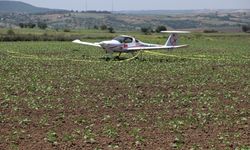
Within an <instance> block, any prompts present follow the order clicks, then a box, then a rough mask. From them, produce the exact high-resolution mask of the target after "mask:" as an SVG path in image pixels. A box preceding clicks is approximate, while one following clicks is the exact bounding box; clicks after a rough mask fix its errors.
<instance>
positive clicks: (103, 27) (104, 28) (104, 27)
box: [100, 24, 108, 30]
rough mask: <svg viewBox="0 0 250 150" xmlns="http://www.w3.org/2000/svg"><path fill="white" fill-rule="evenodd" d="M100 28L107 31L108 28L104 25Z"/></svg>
mask: <svg viewBox="0 0 250 150" xmlns="http://www.w3.org/2000/svg"><path fill="white" fill-rule="evenodd" d="M100 28H101V30H107V28H108V27H107V26H106V25H105V24H103V25H101V26H100Z"/></svg>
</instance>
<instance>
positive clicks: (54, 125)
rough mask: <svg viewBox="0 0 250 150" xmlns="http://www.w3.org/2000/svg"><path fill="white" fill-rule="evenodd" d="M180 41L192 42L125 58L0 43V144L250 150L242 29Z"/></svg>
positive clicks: (249, 58)
mask: <svg viewBox="0 0 250 150" xmlns="http://www.w3.org/2000/svg"><path fill="white" fill-rule="evenodd" d="M38 34H39V33H38ZM93 34H94V33H93ZM117 34H119V33H117ZM122 34H123V33H122ZM126 34H131V35H136V37H138V38H139V39H140V40H142V41H145V42H152V43H164V42H165V40H166V36H165V35H160V34H153V35H141V34H139V33H126ZM94 35H98V34H94ZM108 36H112V34H110V35H108ZM114 36H115V35H114ZM97 39H98V37H97ZM89 41H91V42H93V41H98V40H94V39H89ZM181 42H182V43H187V44H190V47H188V48H185V49H178V50H174V51H166V52H163V51H151V52H143V53H142V55H141V56H140V57H139V59H135V60H130V61H126V60H122V61H115V60H111V61H105V60H104V59H100V58H101V57H102V56H103V55H104V52H103V51H101V50H99V49H97V48H93V47H88V46H81V45H77V44H73V43H71V42H1V43H0V85H1V86H0V149H96V150H99V149H193V150H195V149H237V150H241V149H242V150H248V149H250V142H249V141H250V132H249V131H250V121H249V119H250V114H249V113H250V112H249V110H250V35H249V34H238V33H234V34H226V33H224V34H223V33H217V34H191V35H185V36H182V37H181ZM123 57H130V56H129V55H123Z"/></svg>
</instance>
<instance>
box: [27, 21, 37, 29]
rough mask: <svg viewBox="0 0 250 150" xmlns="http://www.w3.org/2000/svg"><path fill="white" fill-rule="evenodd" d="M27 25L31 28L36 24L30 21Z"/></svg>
mask: <svg viewBox="0 0 250 150" xmlns="http://www.w3.org/2000/svg"><path fill="white" fill-rule="evenodd" d="M27 27H29V28H35V27H36V24H34V23H32V22H30V23H28V24H27Z"/></svg>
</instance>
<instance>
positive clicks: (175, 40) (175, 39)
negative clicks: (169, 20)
mask: <svg viewBox="0 0 250 150" xmlns="http://www.w3.org/2000/svg"><path fill="white" fill-rule="evenodd" d="M176 45H178V35H177V34H176V33H172V34H171V35H170V36H169V37H168V40H167V42H166V43H165V46H176Z"/></svg>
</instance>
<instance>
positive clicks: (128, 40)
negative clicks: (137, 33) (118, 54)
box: [113, 36, 139, 43]
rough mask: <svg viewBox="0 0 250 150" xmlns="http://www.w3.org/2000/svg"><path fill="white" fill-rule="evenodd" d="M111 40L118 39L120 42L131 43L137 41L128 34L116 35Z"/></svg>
mask: <svg viewBox="0 0 250 150" xmlns="http://www.w3.org/2000/svg"><path fill="white" fill-rule="evenodd" d="M113 40H116V41H119V42H120V43H133V42H139V41H138V40H136V39H134V38H133V37H130V36H118V37H116V38H114V39H113Z"/></svg>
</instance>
